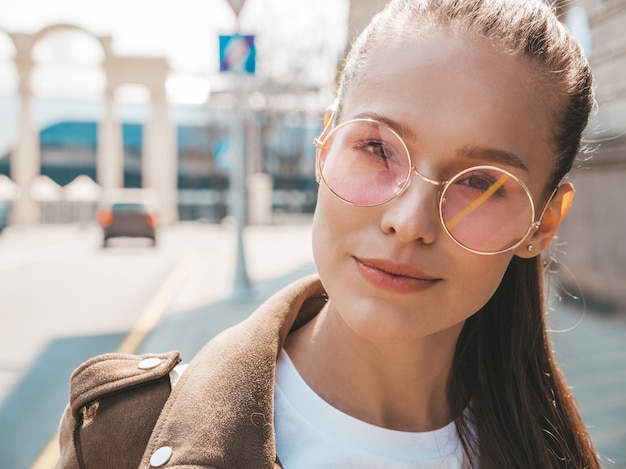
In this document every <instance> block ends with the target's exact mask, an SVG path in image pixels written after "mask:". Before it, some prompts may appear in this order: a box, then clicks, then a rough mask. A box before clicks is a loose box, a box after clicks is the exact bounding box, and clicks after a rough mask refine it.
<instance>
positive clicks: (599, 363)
mask: <svg viewBox="0 0 626 469" xmlns="http://www.w3.org/2000/svg"><path fill="white" fill-rule="evenodd" d="M100 236H101V233H100V231H99V229H98V228H97V227H95V226H86V227H81V226H42V227H32V228H22V229H17V228H10V229H9V230H7V231H5V232H4V233H3V234H2V235H1V236H0V282H2V289H1V291H2V295H0V308H1V309H0V314H2V321H3V322H2V324H3V327H2V329H1V330H0V434H1V435H2V436H3V437H2V438H1V439H0V454H2V455H3V458H2V460H0V468H2V469H4V468H6V469H28V468H36V469H51V468H52V467H53V466H54V451H52V453H47V452H44V453H43V455H42V451H43V450H44V448H46V447H47V448H48V449H50V448H52V449H54V446H55V443H56V442H54V441H53V440H52V438H53V436H54V434H55V431H56V427H57V424H58V421H59V418H60V415H61V412H62V410H63V407H64V405H65V403H66V402H67V397H68V379H69V375H70V373H71V372H72V370H73V369H74V368H75V367H76V366H77V365H78V364H80V363H81V362H82V361H84V360H86V359H87V358H89V357H91V356H93V355H96V354H99V353H105V352H112V351H123V352H128V353H134V352H137V353H144V352H148V351H166V350H170V349H178V350H181V352H182V354H183V358H184V359H185V360H189V359H190V358H191V357H192V356H193V354H194V353H195V352H196V351H197V350H198V349H199V348H200V347H201V346H202V344H203V343H204V342H205V341H206V340H207V339H208V338H209V337H211V336H212V335H213V334H215V333H216V332H218V331H219V330H221V329H223V328H225V327H228V326H229V325H230V324H234V323H235V322H238V321H240V320H241V319H243V318H244V317H245V316H246V315H247V314H249V313H250V312H251V311H252V310H253V309H254V308H255V306H256V305H257V304H258V303H259V302H260V301H262V300H263V299H264V298H265V297H267V296H268V295H270V294H271V293H272V292H273V291H275V290H276V289H277V288H279V287H280V286H282V285H284V284H285V283H287V282H288V281H290V280H291V279H294V278H296V277H298V276H300V275H302V274H304V273H308V272H312V271H313V267H312V254H311V248H310V223H307V221H306V220H305V221H304V222H302V223H300V224H292V225H275V226H265V227H248V228H247V229H246V231H245V234H244V242H245V253H246V260H247V266H248V274H249V277H250V279H251V283H252V285H253V289H252V291H251V292H250V295H249V296H248V297H247V298H233V297H232V296H231V293H232V286H233V277H234V275H235V262H234V259H235V249H236V243H235V231H234V228H233V226H232V225H229V224H223V225H209V224H180V225H174V226H171V227H165V228H163V229H162V230H161V232H160V233H159V237H158V245H157V247H156V248H153V247H150V246H149V245H148V243H144V242H143V241H142V240H116V241H115V242H114V243H113V246H112V247H111V248H107V249H103V248H101V239H100ZM553 304H554V305H555V307H554V311H553V312H551V313H550V314H549V316H548V320H549V322H550V324H551V327H552V328H553V333H552V336H553V340H554V343H555V346H556V358H557V361H558V362H559V363H560V364H561V366H562V368H563V371H564V373H565V374H566V376H567V378H568V382H569V384H570V385H571V387H572V390H573V393H574V396H575V397H576V399H577V401H578V403H579V405H580V409H581V412H582V414H583V419H584V420H585V422H586V423H587V424H588V425H589V426H590V432H591V435H592V438H593V439H594V442H595V444H596V446H597V449H598V450H599V451H600V452H601V453H602V454H604V455H605V456H606V457H607V458H609V459H612V460H614V461H615V464H610V463H607V464H606V466H605V467H607V468H626V425H624V423H623V422H625V421H626V322H625V321H624V316H623V315H621V316H620V315H616V316H613V317H611V316H607V315H606V314H601V313H597V312H594V311H593V310H592V309H589V310H588V311H586V312H585V313H583V311H582V309H581V308H580V305H579V304H572V303H571V302H564V303H558V302H554V301H553ZM50 454H51V455H50ZM35 461H36V462H37V463H36V465H35V466H33V463H34V462H35Z"/></svg>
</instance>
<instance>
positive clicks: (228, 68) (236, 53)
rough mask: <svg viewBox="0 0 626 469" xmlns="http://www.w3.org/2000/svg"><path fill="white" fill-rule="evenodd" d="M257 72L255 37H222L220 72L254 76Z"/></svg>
mask: <svg viewBox="0 0 626 469" xmlns="http://www.w3.org/2000/svg"><path fill="white" fill-rule="evenodd" d="M255 71H256V47H255V46H254V35H243V34H234V35H232V36H223V35H220V72H238V73H248V74H254V72H255Z"/></svg>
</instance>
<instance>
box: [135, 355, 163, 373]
mask: <svg viewBox="0 0 626 469" xmlns="http://www.w3.org/2000/svg"><path fill="white" fill-rule="evenodd" d="M160 363H161V359H160V358H158V357H150V358H144V359H143V360H141V361H140V362H139V363H138V364H137V368H139V369H140V370H149V369H150V368H154V367H155V366H158V365H159V364H160Z"/></svg>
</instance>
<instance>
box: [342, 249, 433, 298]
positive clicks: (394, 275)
mask: <svg viewBox="0 0 626 469" xmlns="http://www.w3.org/2000/svg"><path fill="white" fill-rule="evenodd" d="M354 260H355V261H356V265H357V268H358V270H359V272H360V273H361V275H362V276H363V277H364V278H365V279H366V280H367V281H368V282H369V283H371V284H372V285H373V286H375V287H377V288H379V289H382V290H386V291H390V292H394V293H417V292H421V291H424V290H427V289H429V288H431V287H433V286H435V285H436V284H437V283H439V282H440V281H441V280H442V279H441V278H437V277H435V276H433V275H430V274H428V273H426V272H424V271H422V270H420V269H418V268H416V267H414V266H412V265H410V264H405V263H398V262H394V261H390V260H388V259H366V258H356V257H355V258H354Z"/></svg>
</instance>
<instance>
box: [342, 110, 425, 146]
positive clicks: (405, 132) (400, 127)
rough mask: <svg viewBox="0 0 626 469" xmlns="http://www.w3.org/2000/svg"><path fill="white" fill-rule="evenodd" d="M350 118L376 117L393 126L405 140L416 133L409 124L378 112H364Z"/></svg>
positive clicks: (376, 119)
mask: <svg viewBox="0 0 626 469" xmlns="http://www.w3.org/2000/svg"><path fill="white" fill-rule="evenodd" d="M350 119H374V120H375V121H378V122H381V123H383V124H385V125H386V126H387V127H391V128H392V129H393V130H395V131H396V132H397V133H398V135H400V136H401V137H402V139H403V140H407V139H414V138H415V134H414V133H413V131H412V130H411V128H410V127H409V126H407V125H404V124H401V123H400V122H397V121H394V120H393V119H390V118H388V117H385V116H382V115H380V114H376V113H375V112H362V113H360V114H357V115H356V116H352V117H351V118H350Z"/></svg>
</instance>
